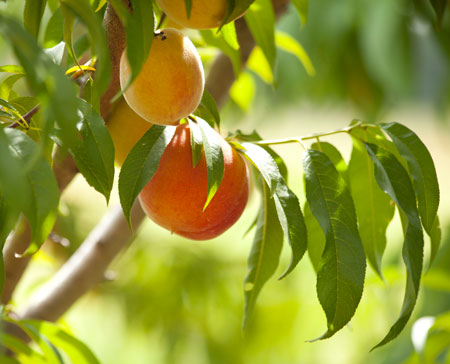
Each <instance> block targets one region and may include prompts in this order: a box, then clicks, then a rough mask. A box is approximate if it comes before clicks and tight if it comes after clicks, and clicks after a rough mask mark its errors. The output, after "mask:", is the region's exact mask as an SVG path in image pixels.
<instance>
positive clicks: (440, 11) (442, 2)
mask: <svg viewBox="0 0 450 364" xmlns="http://www.w3.org/2000/svg"><path fill="white" fill-rule="evenodd" d="M430 2H431V5H432V6H433V9H434V11H435V13H436V18H437V22H436V23H437V26H438V28H439V29H440V27H441V25H442V19H443V18H444V13H445V8H446V7H447V5H448V1H447V0H430Z"/></svg>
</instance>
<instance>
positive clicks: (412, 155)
mask: <svg viewBox="0 0 450 364" xmlns="http://www.w3.org/2000/svg"><path fill="white" fill-rule="evenodd" d="M382 128H383V130H385V131H386V132H387V133H388V134H389V136H390V137H391V139H392V141H393V142H394V144H395V145H396V146H397V149H398V151H399V152H400V155H401V156H402V157H403V158H405V159H406V161H407V162H408V167H409V171H410V173H411V176H412V180H413V185H414V190H415V193H416V196H417V200H418V202H419V213H420V217H421V219H422V224H423V226H424V228H425V231H426V232H427V233H428V234H430V233H431V229H432V227H433V223H434V219H435V218H436V215H437V210H438V206H439V184H438V180H437V175H436V169H435V167H434V163H433V159H432V158H431V155H430V152H429V151H428V149H427V147H426V146H425V144H423V143H422V141H421V140H420V139H419V137H418V136H417V135H416V134H415V133H414V132H413V131H412V130H410V129H408V128H407V127H406V126H404V125H401V124H399V123H390V124H382Z"/></svg>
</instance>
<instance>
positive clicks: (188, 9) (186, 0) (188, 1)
mask: <svg viewBox="0 0 450 364" xmlns="http://www.w3.org/2000/svg"><path fill="white" fill-rule="evenodd" d="M184 5H185V6H186V14H187V18H188V19H189V18H190V17H191V9H192V0H184Z"/></svg>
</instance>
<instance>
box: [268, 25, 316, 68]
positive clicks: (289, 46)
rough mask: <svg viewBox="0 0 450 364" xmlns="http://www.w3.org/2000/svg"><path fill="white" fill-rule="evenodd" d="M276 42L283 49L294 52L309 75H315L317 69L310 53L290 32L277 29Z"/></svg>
mask: <svg viewBox="0 0 450 364" xmlns="http://www.w3.org/2000/svg"><path fill="white" fill-rule="evenodd" d="M275 44H276V45H277V47H278V48H280V49H282V50H283V51H286V52H289V53H291V54H293V55H294V56H295V57H297V59H298V60H299V61H300V63H301V64H302V65H303V68H304V69H305V71H306V73H307V74H308V76H311V77H312V76H314V75H315V74H316V69H315V68H314V66H313V64H312V62H311V59H310V58H309V56H308V53H306V51H305V50H304V49H303V47H302V46H301V44H300V43H299V42H298V41H297V40H296V39H295V38H294V37H292V36H290V35H289V34H288V33H284V32H282V31H280V30H277V31H276V33H275Z"/></svg>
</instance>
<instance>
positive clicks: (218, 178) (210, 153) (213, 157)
mask: <svg viewBox="0 0 450 364" xmlns="http://www.w3.org/2000/svg"><path fill="white" fill-rule="evenodd" d="M197 123H198V126H199V127H200V131H201V134H202V140H203V150H204V152H205V159H206V172H207V174H208V194H207V197H206V201H205V205H204V206H203V210H205V209H206V207H208V205H209V203H210V202H211V200H212V198H213V197H214V195H215V194H216V192H217V190H218V189H219V186H220V183H221V182H222V178H223V175H224V172H225V162H224V160H223V153H222V147H221V145H220V140H219V139H218V134H217V132H216V131H214V129H212V128H211V127H210V126H209V124H208V123H207V122H206V121H205V120H203V119H201V118H197Z"/></svg>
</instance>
